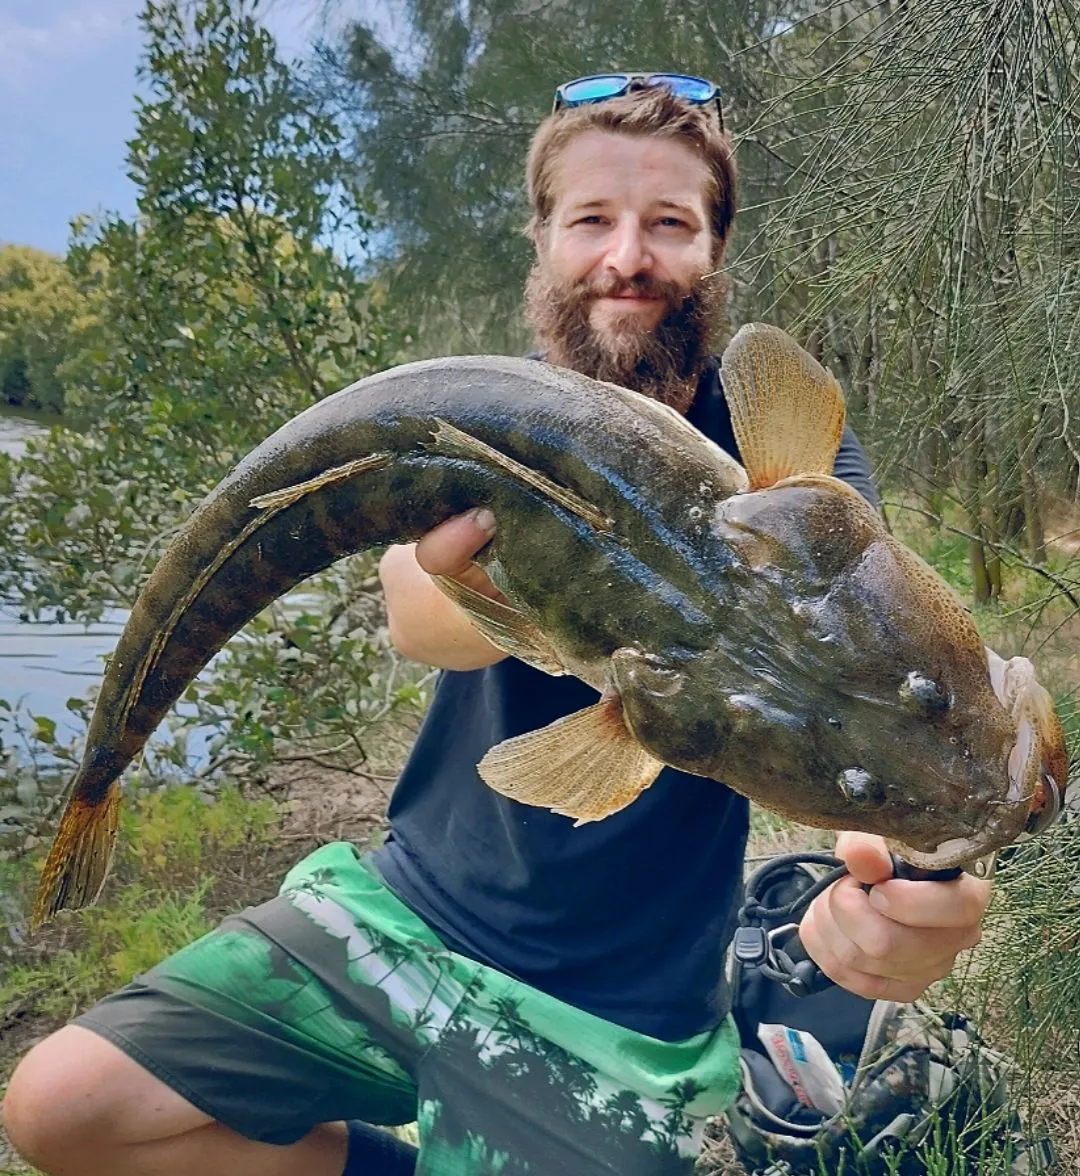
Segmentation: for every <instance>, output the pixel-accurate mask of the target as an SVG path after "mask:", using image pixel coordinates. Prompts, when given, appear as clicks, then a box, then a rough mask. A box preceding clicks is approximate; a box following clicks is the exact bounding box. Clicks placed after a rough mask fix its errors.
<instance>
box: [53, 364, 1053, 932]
mask: <svg viewBox="0 0 1080 1176" xmlns="http://www.w3.org/2000/svg"><path fill="white" fill-rule="evenodd" d="M463 435H467V436H468V437H469V438H473V439H475V440H476V441H478V442H480V443H482V445H484V446H489V447H491V449H493V450H495V451H498V454H501V455H505V457H506V458H507V459H509V461H510V462H511V463H515V462H516V463H518V464H519V465H520V466H522V467H526V468H527V470H529V471H535V473H536V480H535V484H528V483H527V482H526V481H523V480H522V479H521V478H520V477H516V476H514V475H513V474H512V473H508V472H507V470H506V469H504V468H501V467H500V466H499V465H498V464H497V463H495V464H493V463H492V462H491V461H487V460H484V459H482V458H478V457H476V456H475V454H472V455H470V453H469V452H468V449H467V447H462V446H460V445H455V443H454V441H453V438H454V437H455V436H456V437H461V436H463ZM545 480H547V481H545ZM550 483H555V484H557V487H561V488H564V489H565V491H566V493H565V495H563V497H562V498H560V500H559V501H558V502H556V501H555V500H554V499H553V497H552V496H551V495H550V494H549V493H545V491H544V490H543V488H542V487H543V486H544V485H545V484H550ZM538 486H539V487H541V488H538ZM746 486H747V477H746V472H745V471H744V470H743V469H742V467H741V466H740V465H739V464H738V463H737V462H735V461H734V460H733V459H732V458H731V457H730V456H729V455H727V454H725V453H724V452H723V451H722V450H720V449H719V448H718V447H717V446H716V445H714V444H713V443H712V442H711V441H709V440H708V439H707V438H705V437H704V436H703V435H702V434H700V433H699V432H698V431H697V430H696V429H694V428H693V427H692V426H691V425H689V424H688V423H687V422H686V421H685V420H684V419H683V418H682V417H680V416H679V415H678V414H676V413H675V412H674V411H672V410H671V409H668V408H666V407H664V406H662V405H659V404H657V403H655V402H654V401H651V400H648V399H646V398H644V397H641V396H638V395H637V394H635V393H633V392H629V391H627V390H625V389H622V388H617V387H615V386H613V385H606V384H599V383H597V382H595V381H592V380H589V379H587V378H585V377H582V376H579V375H577V374H575V373H572V372H568V371H564V370H562V369H558V368H554V367H550V366H548V365H546V364H542V363H539V362H535V361H529V360H516V359H510V358H504V357H492V356H478V357H464V358H455V359H441V360H432V361H427V362H424V363H417V364H409V365H405V366H402V367H399V368H395V369H393V370H391V371H389V372H385V373H381V374H380V375H376V376H372V377H369V378H368V379H365V380H361V381H360V382H359V383H357V384H355V385H353V386H352V387H350V388H347V389H344V390H343V391H341V392H339V393H337V394H336V395H334V396H331V397H329V398H328V399H326V400H323V401H321V402H319V403H318V404H316V405H314V406H312V407H311V408H309V409H308V410H307V411H306V412H304V413H302V414H300V415H299V416H298V417H296V418H295V419H293V420H292V421H290V422H289V423H288V424H286V425H285V426H283V427H282V428H281V429H280V430H278V432H276V433H275V434H274V435H273V436H272V437H270V438H269V439H268V440H267V441H265V442H264V443H263V444H262V445H260V446H259V447H258V448H257V449H256V450H254V451H253V452H252V453H251V454H250V455H249V456H248V457H247V458H246V459H245V460H244V461H242V462H241V463H240V464H239V465H238V466H237V467H236V469H235V470H234V471H233V472H232V473H231V474H230V475H229V476H228V477H227V478H226V479H225V480H224V481H223V482H222V483H221V484H220V485H219V486H218V487H217V488H216V489H215V490H214V491H213V492H212V493H211V494H210V495H209V497H208V498H207V499H206V501H205V502H204V503H203V504H202V505H201V506H200V507H199V508H198V509H197V510H196V511H195V513H194V514H193V515H192V517H191V519H190V520H189V521H188V523H187V524H186V526H185V527H184V528H183V530H182V532H181V533H180V534H179V535H178V536H177V538H176V539H175V540H174V541H173V542H172V544H171V545H170V547H169V549H168V551H167V552H166V553H165V554H164V555H163V557H162V558H161V560H160V562H159V564H158V565H157V567H156V568H155V569H154V571H153V573H152V574H151V576H150V578H149V580H148V581H147V584H146V586H145V587H144V589H143V591H142V593H141V594H140V596H139V598H138V600H137V602H136V604H135V606H134V608H133V610H132V614H131V617H130V620H129V621H128V624H127V627H126V629H125V631H124V634H123V636H122V637H121V640H120V643H119V645H118V647H117V650H116V653H115V655H114V657H113V658H112V660H111V662H110V664H109V667H108V671H107V673H106V676H105V680H104V682H103V685H102V689H101V692H100V694H99V697H98V701H97V706H96V709H95V712H94V716H93V719H92V722H91V726H90V731H89V735H88V742H87V752H86V756H85V759H84V762H83V764H82V765H81V767H80V768H79V770H78V772H77V774H76V776H75V779H74V781H73V783H72V789H71V794H70V795H71V800H70V801H69V813H67V814H65V821H67V820H68V817H69V815H71V817H72V821H74V820H75V817H76V816H78V819H79V820H80V821H82V822H84V824H85V825H87V826H88V825H90V824H91V823H93V822H95V821H98V816H97V814H98V811H99V809H100V808H101V807H102V806H104V805H105V804H106V803H108V804H110V805H111V806H112V810H113V817H112V818H111V824H112V827H113V828H115V805H116V802H117V797H118V793H117V791H116V780H117V778H118V776H119V774H120V773H121V772H122V771H123V769H124V767H125V766H126V765H127V764H128V763H129V762H130V761H131V759H132V758H133V757H134V756H135V755H136V754H137V753H138V752H139V750H140V749H141V748H142V746H143V745H144V743H145V741H146V739H147V738H148V736H149V735H150V734H151V732H152V731H153V730H154V729H155V727H156V726H157V725H158V723H159V722H160V720H161V718H162V717H163V716H164V714H165V713H166V712H167V711H168V709H169V708H170V707H171V706H172V705H173V703H174V702H175V701H176V700H177V698H179V696H180V695H181V694H182V692H183V691H184V689H185V688H186V687H187V685H188V684H189V683H190V681H191V680H192V679H193V678H194V677H195V675H196V674H197V673H198V672H199V670H200V669H201V668H202V667H203V666H204V665H205V664H206V663H207V662H208V661H209V660H210V658H211V657H212V656H213V654H214V653H215V652H216V651H217V650H218V649H220V648H221V646H222V645H223V644H224V643H225V642H226V641H227V640H228V639H229V637H230V636H232V634H234V633H235V632H237V631H238V630H239V629H240V628H242V627H243V625H244V624H245V623H246V622H247V621H249V620H250V619H251V618H252V617H254V616H255V615H256V614H257V613H258V612H259V611H261V610H262V609H263V608H265V607H266V606H267V605H268V604H269V603H271V602H272V601H273V600H275V599H276V598H278V597H280V596H281V595H282V594H283V593H285V592H286V591H288V590H289V589H290V588H291V587H293V586H294V585H295V584H297V583H299V582H300V581H301V580H303V579H305V578H306V577H308V576H310V575H312V574H314V573H315V572H317V571H319V570H321V569H323V568H325V567H327V566H329V565H330V564H332V563H333V562H334V561H336V560H338V559H340V558H341V557H343V556H345V555H347V554H350V553H352V552H357V551H361V550H364V549H366V548H369V547H373V546H378V545H382V544H386V543H394V542H404V541H409V540H412V539H415V538H418V537H419V536H420V535H422V534H424V533H425V532H427V531H429V530H430V529H431V528H432V527H434V526H436V525H437V524H439V523H440V522H442V521H444V520H445V519H447V518H449V517H451V516H452V515H455V514H458V513H461V512H463V511H466V510H468V509H470V508H472V507H475V506H480V505H483V506H488V507H490V508H491V509H492V510H493V511H494V514H495V517H496V520H497V522H498V528H497V531H496V535H495V538H494V540H493V541H492V543H491V544H490V545H489V547H488V548H487V549H485V551H484V553H483V554H482V561H483V562H485V563H486V564H487V566H488V568H489V571H490V574H491V575H492V578H493V579H494V580H495V581H496V583H497V584H498V586H499V587H500V588H501V589H502V590H503V591H504V593H505V594H506V596H507V597H508V599H509V600H510V602H511V604H512V605H513V606H514V607H515V608H517V609H518V610H520V611H521V612H522V613H524V614H525V616H526V617H527V618H528V619H529V620H530V621H531V622H533V623H534V624H535V626H536V627H537V628H538V629H539V630H540V631H541V632H542V633H543V634H544V636H545V637H546V638H547V640H548V641H549V642H550V645H551V647H552V648H553V649H554V651H555V654H556V655H557V659H558V661H559V662H560V663H561V664H562V665H563V666H564V667H565V668H566V670H567V671H568V672H570V673H573V674H576V675H577V676H578V677H580V678H582V679H583V680H585V681H587V682H589V683H590V684H591V685H593V686H594V687H596V689H598V690H601V691H609V692H610V691H612V690H617V691H618V693H619V694H620V695H621V699H622V706H623V713H624V718H625V721H626V725H627V726H628V727H629V729H630V731H631V732H632V733H633V735H634V736H635V737H636V738H637V739H638V740H639V741H640V743H641V744H642V745H643V746H644V748H645V749H646V750H647V751H649V752H650V753H651V754H652V755H653V756H655V757H656V758H657V759H658V760H661V761H663V762H665V763H669V764H672V765H673V766H675V767H679V768H683V769H685V770H687V771H690V772H695V773H697V774H700V775H704V776H709V777H712V778H715V779H717V780H719V781H722V782H723V783H726V784H728V785H730V786H731V787H732V788H734V789H736V790H737V791H739V792H743V793H744V794H746V795H748V796H750V797H751V798H753V799H755V800H758V801H760V802H761V803H762V804H765V805H767V806H768V807H770V808H773V809H776V810H777V811H780V812H782V813H785V814H787V815H789V816H791V817H793V818H795V819H797V820H799V821H802V822H804V823H806V824H810V825H817V826H823V827H832V828H849V829H865V830H868V831H871V832H879V833H883V834H885V835H887V836H889V837H891V838H893V839H894V840H896V841H897V842H898V843H900V844H901V845H904V846H909V847H912V848H913V849H914V850H916V851H920V852H927V853H929V854H931V855H932V853H933V851H935V850H936V848H937V847H938V846H939V845H941V844H942V843H945V842H949V843H956V844H957V845H960V844H962V845H963V848H964V853H965V854H966V855H967V856H968V857H970V858H974V857H977V856H979V855H980V854H981V853H984V852H986V851H987V849H988V848H993V847H994V845H1000V844H1004V843H1006V842H1007V841H1009V840H1012V839H1013V837H1014V836H1015V833H1016V831H1017V830H1018V829H1019V828H1020V827H1021V826H1022V824H1023V822H1024V820H1025V817H1026V813H1027V809H1028V808H1029V807H1030V799H1031V798H1030V795H1026V796H1020V795H1013V796H1010V795H1009V790H1010V787H1013V785H1011V784H1010V778H1009V769H1008V760H1009V756H1010V752H1011V751H1012V750H1013V748H1014V745H1015V744H1016V743H1017V727H1016V723H1015V722H1014V720H1013V719H1012V717H1011V716H1010V714H1009V713H1007V712H1006V710H1005V709H1004V708H1003V706H1002V705H1001V703H1000V702H999V701H998V700H997V698H996V697H995V695H994V691H993V688H992V685H991V683H990V677H989V674H988V672H987V669H986V657H985V653H983V652H982V645H981V642H978V640H977V636H978V635H977V633H975V631H974V626H973V625H971V623H970V620H969V618H967V616H966V614H965V613H964V612H963V609H962V608H961V607H960V606H959V604H957V603H956V602H955V601H953V602H952V611H950V609H949V608H944V609H943V608H942V607H941V606H940V604H936V605H935V607H934V608H932V609H928V608H927V607H926V603H927V600H928V599H930V597H931V596H933V597H934V600H935V601H936V600H937V596H936V595H935V593H939V592H940V588H943V585H941V586H940V587H939V585H938V583H937V582H936V577H933V573H929V570H928V569H925V571H924V570H923V565H917V564H916V563H914V562H913V561H914V557H913V556H911V555H910V553H908V552H906V550H905V549H903V548H901V547H900V545H899V544H897V543H895V541H894V540H892V539H891V537H890V536H888V535H887V534H886V532H885V530H884V528H883V526H882V523H881V520H880V519H879V518H878V516H877V515H876V513H875V512H874V511H873V509H872V508H871V507H870V506H869V505H868V504H867V503H866V502H865V501H864V500H863V499H861V498H860V497H859V496H858V495H857V494H856V493H855V492H854V491H852V490H851V489H850V488H849V487H848V486H846V485H845V484H844V483H842V482H838V481H836V480H835V479H833V478H831V477H826V476H823V475H812V476H804V477H801V478H800V477H795V478H787V479H785V480H784V481H782V482H780V483H779V484H777V485H776V486H773V487H770V488H768V489H764V490H758V491H755V492H753V493H747V492H745V488H746ZM253 503H254V505H253ZM567 503H568V504H569V505H567ZM928 576H929V577H930V578H928ZM946 591H947V590H946ZM928 617H930V618H931V620H928ZM973 634H974V637H973ZM913 676H914V677H913ZM923 678H925V679H926V681H927V682H929V683H931V684H936V685H937V686H939V687H940V688H941V690H942V691H943V692H944V696H946V697H948V698H949V699H950V702H949V706H948V707H947V708H945V710H944V711H942V710H940V709H939V710H935V709H934V707H933V705H932V703H933V698H930V699H929V702H927V700H926V698H924V695H926V694H927V691H929V692H930V694H932V693H933V691H932V689H931V687H930V686H927V687H926V688H925V689H924V688H923V687H922V686H920V685H919V683H920V682H921V681H922V679H923ZM912 682H915V683H916V685H915V686H914V687H913V686H912V685H911V683H912ZM913 691H914V696H915V698H916V701H917V705H915V704H913V703H912V696H913ZM905 692H906V693H905ZM1013 790H1014V792H1015V791H1016V789H1015V787H1013ZM1029 791H1030V790H1029ZM988 814H992V816H988ZM95 828H96V826H95ZM69 834H70V831H67V832H66V831H65V826H63V825H62V827H61V835H58V838H57V842H56V844H54V847H53V852H52V853H51V854H50V858H49V861H48V862H47V863H46V868H45V873H44V875H43V881H42V886H41V890H40V892H39V901H38V905H37V907H36V910H35V920H36V921H41V920H43V919H47V918H49V917H51V915H52V914H54V913H55V911H56V910H58V909H60V908H61V907H64V906H79V905H84V904H85V903H87V902H90V901H93V899H94V897H95V896H96V893H97V890H98V889H99V887H100V883H101V881H102V879H103V878H104V875H105V872H106V869H107V865H108V854H109V853H111V846H112V834H111V832H109V833H102V834H100V835H98V834H95V836H96V837H97V840H96V841H95V844H94V847H93V851H92V853H89V854H85V855H84V856H83V859H82V860H81V861H80V862H79V863H78V864H77V865H73V864H72V856H71V854H72V851H71V836H70V835H69ZM61 836H63V837H64V838H66V840H64V842H63V844H61ZM79 836H83V837H87V838H88V837H89V835H88V834H80V835H79ZM989 842H993V843H994V845H988V844H987V843H989Z"/></svg>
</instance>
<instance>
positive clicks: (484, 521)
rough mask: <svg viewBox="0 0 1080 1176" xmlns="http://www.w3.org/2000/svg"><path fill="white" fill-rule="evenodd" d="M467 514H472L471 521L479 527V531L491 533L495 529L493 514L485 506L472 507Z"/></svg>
mask: <svg viewBox="0 0 1080 1176" xmlns="http://www.w3.org/2000/svg"><path fill="white" fill-rule="evenodd" d="M469 514H470V515H471V516H472V521H473V522H474V523H475V524H476V525H477V526H478V527H479V528H480V530H481V531H487V532H488V534H491V533H492V532H494V530H495V516H494V515H493V514H492V513H491V511H490V510H488V508H487V507H486V506H477V507H474V508H473V509H472V510H471V511H469Z"/></svg>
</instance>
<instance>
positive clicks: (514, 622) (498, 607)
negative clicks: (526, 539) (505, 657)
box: [431, 576, 566, 676]
mask: <svg viewBox="0 0 1080 1176" xmlns="http://www.w3.org/2000/svg"><path fill="white" fill-rule="evenodd" d="M431 578H432V579H433V580H434V581H435V584H436V586H437V587H438V588H439V589H440V590H441V591H442V592H443V593H444V594H445V595H446V596H448V597H449V598H450V599H451V600H452V601H453V602H454V603H455V604H456V605H457V606H458V608H460V609H461V610H462V612H464V613H465V615H466V616H467V617H468V618H469V620H470V621H472V623H473V625H475V626H476V628H477V629H479V630H480V632H481V633H482V634H483V635H484V636H485V637H486V638H487V639H488V641H490V642H491V644H492V645H494V646H495V648H496V649H501V650H502V652H503V653H508V654H510V656H511V657H516V658H517V659H518V660H519V661H523V662H527V663H528V664H529V665H530V666H533V667H535V668H536V669H538V670H543V672H544V673H545V674H553V675H555V676H559V675H562V674H565V673H566V667H565V666H564V665H563V664H562V661H561V660H560V658H559V655H558V653H556V652H555V648H554V646H553V645H552V644H551V642H550V641H548V639H547V638H546V637H545V636H544V634H543V633H542V632H541V631H540V630H539V629H538V628H537V627H536V626H535V625H534V624H533V623H532V621H530V620H529V618H528V617H527V616H526V615H525V614H524V613H522V612H519V611H518V610H517V609H516V608H514V607H513V606H512V605H509V604H504V603H503V602H502V601H501V600H493V599H492V598H491V597H490V596H485V595H484V594H483V593H482V592H477V591H476V589H475V588H470V587H468V586H467V585H466V584H462V583H461V582H460V581H458V580H455V579H453V577H451V576H432V577H431Z"/></svg>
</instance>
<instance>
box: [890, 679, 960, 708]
mask: <svg viewBox="0 0 1080 1176" xmlns="http://www.w3.org/2000/svg"><path fill="white" fill-rule="evenodd" d="M900 701H901V702H902V703H903V704H904V705H905V706H906V707H907V708H908V710H911V711H914V712H916V713H920V714H924V715H929V716H934V715H942V714H944V713H945V712H946V711H947V710H948V709H949V707H951V706H952V703H953V700H952V695H951V693H950V692H949V691H948V690H946V689H945V687H944V686H942V685H941V683H940V682H935V681H934V679H933V678H929V677H927V676H926V674H923V673H920V672H919V671H918V670H912V671H911V672H910V673H909V674H908V676H907V677H906V678H905V679H904V681H903V682H902V683H901V684H900Z"/></svg>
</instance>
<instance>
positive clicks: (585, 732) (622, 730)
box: [478, 695, 664, 825]
mask: <svg viewBox="0 0 1080 1176" xmlns="http://www.w3.org/2000/svg"><path fill="white" fill-rule="evenodd" d="M663 766H664V765H663V764H662V763H661V762H660V760H658V759H656V758H655V757H654V756H652V755H650V754H649V753H648V752H647V751H646V750H645V748H643V747H642V746H641V744H640V743H638V741H637V740H636V739H635V738H634V737H633V735H631V734H630V732H629V731H628V730H627V729H626V724H625V723H624V722H623V717H622V703H621V702H620V701H619V699H618V697H617V696H615V695H612V696H610V697H604V698H601V700H600V701H599V702H598V703H596V704H595V705H594V706H590V707H586V708H585V710H580V711H577V712H576V713H575V714H572V715H567V716H566V717H565V718H562V719H556V720H555V722H554V723H551V724H549V725H548V726H547V727H543V728H541V729H540V730H539V731H530V732H529V733H528V734H527V735H518V736H516V737H515V738H513V739H507V740H505V741H504V742H503V743H500V744H498V745H497V746H496V747H493V748H492V749H491V750H490V751H489V752H488V753H487V755H485V756H484V758H483V759H482V760H481V761H480V765H479V768H478V770H479V772H480V775H481V777H482V778H483V780H484V782H485V783H486V784H488V785H490V787H492V788H494V789H495V791H496V792H500V793H502V795H503V796H509V797H510V798H511V799H512V800H517V801H520V802H521V803H522V804H534V805H537V806H539V807H540V808H547V809H551V811H552V812H553V813H559V814H561V815H562V816H564V817H574V818H576V820H575V822H574V824H575V825H584V824H585V823H586V822H588V821H600V820H603V818H604V817H608V816H610V815H611V814H612V813H617V812H618V811H619V809H623V808H626V806H627V805H628V804H630V803H631V802H632V801H634V800H636V799H637V798H638V797H639V796H640V795H641V794H642V792H644V791H645V789H646V788H648V787H649V785H650V784H652V782H653V781H654V780H655V779H656V777H657V776H658V775H659V774H660V769H661V768H662V767H663Z"/></svg>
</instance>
